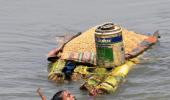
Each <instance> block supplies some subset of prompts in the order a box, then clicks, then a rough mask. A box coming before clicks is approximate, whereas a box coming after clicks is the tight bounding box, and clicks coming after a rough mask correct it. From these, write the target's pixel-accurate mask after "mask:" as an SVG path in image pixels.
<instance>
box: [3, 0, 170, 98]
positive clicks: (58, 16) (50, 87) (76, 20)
mask: <svg viewBox="0 0 170 100" xmlns="http://www.w3.org/2000/svg"><path fill="white" fill-rule="evenodd" d="M169 5H170V0H126V1H125V0H119V1H117V0H100V1H99V0H69V1H68V0H0V90H1V91H0V98H1V100H40V98H39V97H38V96H37V94H36V89H37V88H38V87H41V88H43V90H44V94H45V95H46V96H47V98H48V99H49V100H50V98H51V97H52V95H53V94H54V93H55V92H56V91H58V90H61V89H68V90H70V91H71V92H72V93H73V94H75V95H76V97H77V98H78V99H81V100H87V99H92V98H90V97H88V96H87V93H86V92H82V91H80V90H79V86H80V83H82V82H81V81H79V82H70V83H68V84H54V83H52V82H50V81H48V80H47V74H48V73H47V64H48V62H47V61H46V54H47V53H48V51H50V50H51V49H53V48H55V47H56V46H57V45H56V41H55V36H56V35H62V34H76V33H77V32H79V31H85V30H86V29H88V28H89V27H92V26H95V25H97V24H101V23H103V22H109V21H112V22H115V23H118V24H120V25H121V26H123V27H126V28H128V29H130V30H134V31H137V32H141V33H152V32H154V31H155V30H157V29H159V30H160V34H161V37H162V38H161V39H160V43H159V45H156V46H154V47H153V49H151V50H149V51H147V52H146V53H144V57H143V58H142V59H143V60H142V63H141V64H139V65H137V66H136V67H135V68H134V70H132V71H131V72H130V74H129V75H128V77H127V81H126V82H125V83H123V84H122V85H121V87H120V88H119V89H118V91H117V92H116V93H115V94H114V95H107V96H100V97H97V98H95V99H96V100H113V99H114V100H169V98H170V77H169V75H170V70H169V63H170V54H169V50H170V44H169V43H170V35H169V34H170V33H169V31H170V28H169V27H170V10H169V9H170V6H169Z"/></svg>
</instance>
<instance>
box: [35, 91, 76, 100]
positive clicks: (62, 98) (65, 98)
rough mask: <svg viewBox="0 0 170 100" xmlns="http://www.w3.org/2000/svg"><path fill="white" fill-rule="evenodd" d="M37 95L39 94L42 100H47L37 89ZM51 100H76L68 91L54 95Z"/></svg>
mask: <svg viewBox="0 0 170 100" xmlns="http://www.w3.org/2000/svg"><path fill="white" fill-rule="evenodd" d="M37 93H38V94H39V96H40V97H41V99H42V100H47V99H46V97H45V96H44V95H43V94H42V92H41V89H40V88H38V89H37ZM51 100H76V98H75V96H74V95H72V94H71V93H70V92H69V91H67V90H62V91H59V92H57V93H56V94H54V96H53V98H52V99H51Z"/></svg>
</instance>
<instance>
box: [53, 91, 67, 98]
mask: <svg viewBox="0 0 170 100" xmlns="http://www.w3.org/2000/svg"><path fill="white" fill-rule="evenodd" d="M63 92H64V90H62V91H59V92H57V93H56V94H54V96H53V98H52V99H51V100H63V97H62V93H63Z"/></svg>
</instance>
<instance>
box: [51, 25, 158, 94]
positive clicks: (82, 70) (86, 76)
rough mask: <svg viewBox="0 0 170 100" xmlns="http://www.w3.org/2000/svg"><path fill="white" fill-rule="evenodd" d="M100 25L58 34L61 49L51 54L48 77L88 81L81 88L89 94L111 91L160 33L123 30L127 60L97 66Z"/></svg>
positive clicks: (61, 79) (55, 79)
mask: <svg viewBox="0 0 170 100" xmlns="http://www.w3.org/2000/svg"><path fill="white" fill-rule="evenodd" d="M97 27H98V26H95V27H92V28H90V29H89V30H87V31H86V32H83V33H81V32H80V33H78V34H76V35H72V36H60V37H56V38H57V41H58V48H56V49H53V50H52V51H50V52H49V53H48V61H50V62H51V63H50V64H49V67H48V69H49V70H48V71H49V74H48V79H49V80H52V81H55V82H63V81H64V80H78V79H83V80H85V82H84V84H82V85H81V86H80V89H82V90H87V91H88V92H89V94H90V95H101V94H110V93H114V91H115V90H116V89H117V88H118V86H119V85H120V83H121V82H122V81H123V80H124V79H125V77H126V76H127V74H128V73H129V71H130V70H131V69H132V68H133V66H134V65H135V64H137V62H139V59H138V56H139V55H141V54H142V53H143V52H145V51H146V50H147V49H149V48H150V47H151V46H152V45H154V44H155V43H157V42H158V38H159V32H158V31H156V32H154V33H153V34H152V35H142V34H138V33H136V32H133V31H128V30H126V29H124V28H123V29H122V36H123V43H124V49H125V59H126V60H125V63H124V64H122V65H120V66H116V67H113V68H106V67H104V66H98V65H97V63H96V62H97V61H96V47H95V38H94V33H95V30H96V28H97Z"/></svg>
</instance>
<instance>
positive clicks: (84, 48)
mask: <svg viewBox="0 0 170 100" xmlns="http://www.w3.org/2000/svg"><path fill="white" fill-rule="evenodd" d="M96 27H97V26H96ZM96 27H93V28H91V29H89V30H87V31H86V32H84V33H82V34H81V35H79V36H78V37H76V38H74V39H73V40H71V41H70V42H68V43H67V44H66V45H65V47H64V48H63V52H62V54H61V58H62V59H67V58H68V55H69V54H70V53H71V52H94V53H95V52H96V49H95V37H94V33H95V29H96ZM122 35H123V42H124V47H125V53H129V52H131V51H132V50H133V49H134V48H136V47H137V45H138V44H139V43H140V42H142V41H143V40H144V39H146V38H147V37H148V36H146V35H142V34H138V33H135V32H133V31H128V30H127V29H124V28H122Z"/></svg>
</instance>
